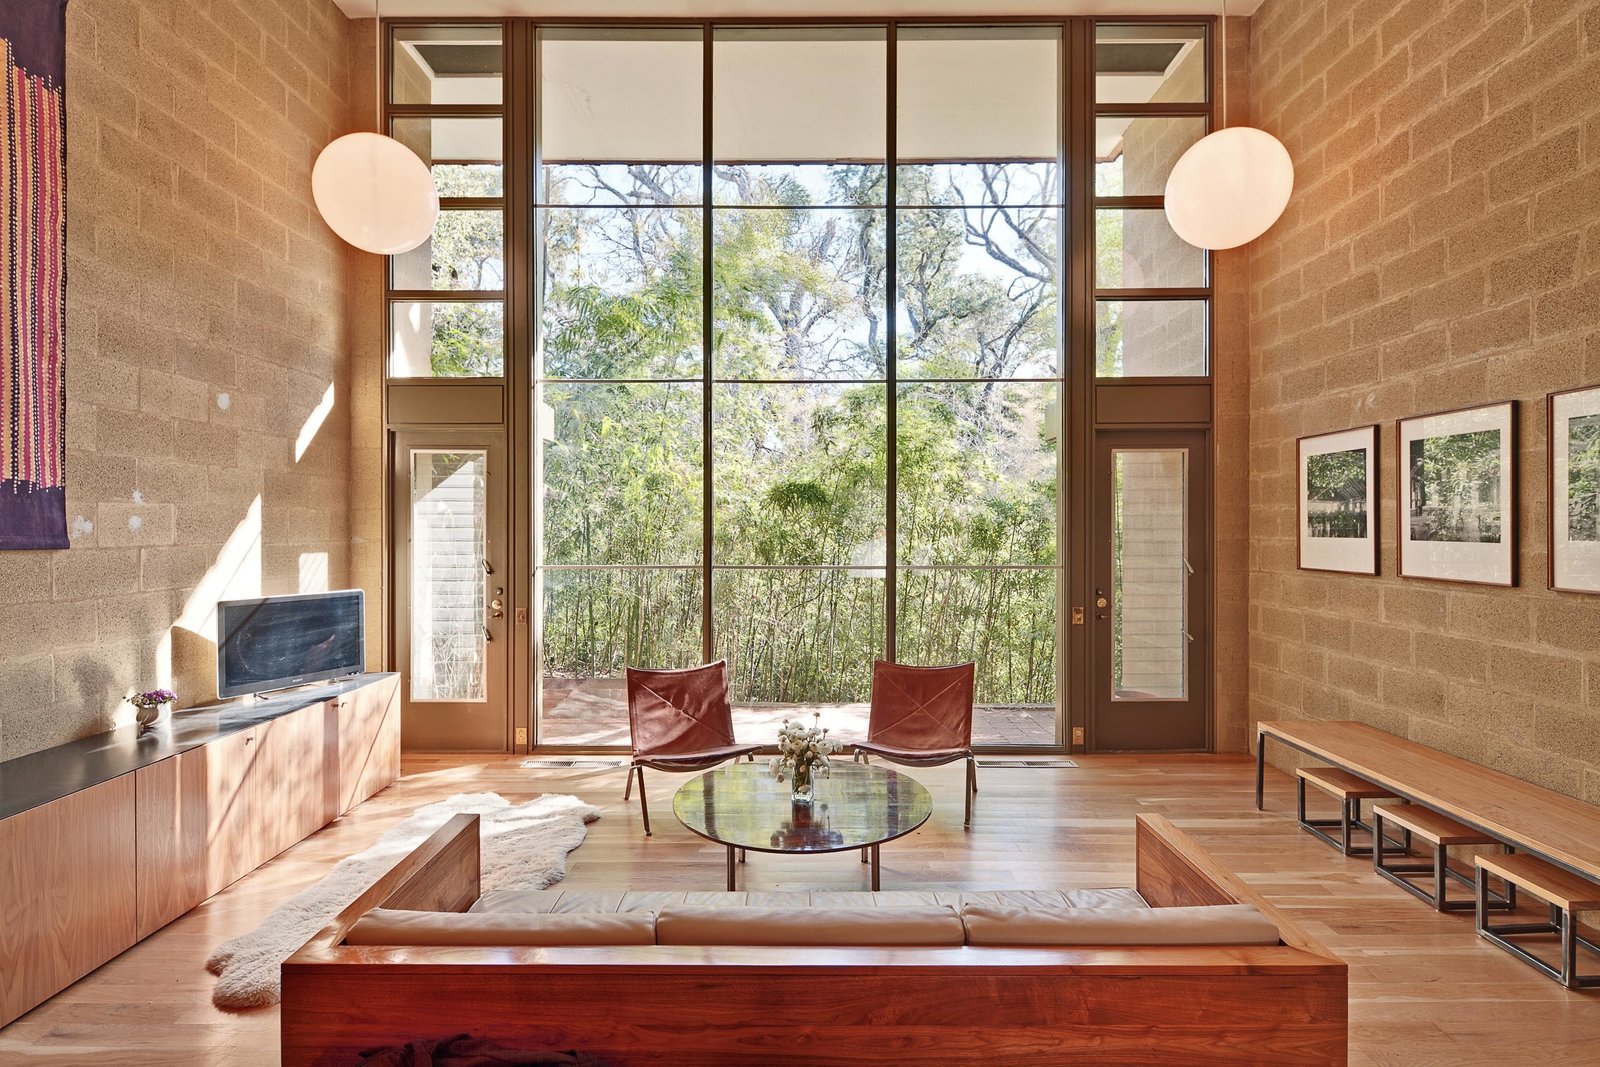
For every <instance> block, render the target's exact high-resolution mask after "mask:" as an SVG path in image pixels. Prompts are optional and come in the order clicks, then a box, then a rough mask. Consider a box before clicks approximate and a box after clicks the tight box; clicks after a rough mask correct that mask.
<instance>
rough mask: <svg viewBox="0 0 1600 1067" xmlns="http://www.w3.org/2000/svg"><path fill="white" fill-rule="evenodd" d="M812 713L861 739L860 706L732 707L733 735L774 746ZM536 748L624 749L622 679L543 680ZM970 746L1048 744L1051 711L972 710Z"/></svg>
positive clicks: (844, 735) (842, 735)
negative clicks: (785, 728)
mask: <svg viewBox="0 0 1600 1067" xmlns="http://www.w3.org/2000/svg"><path fill="white" fill-rule="evenodd" d="M817 712H820V713H821V714H822V724H823V725H824V726H826V727H828V728H829V729H830V730H831V731H832V733H833V734H834V735H835V736H837V737H838V738H839V739H840V740H841V741H844V742H846V743H848V742H851V741H854V740H858V739H865V738H866V736H867V705H866V704H735V705H734V708H733V729H734V735H735V736H736V737H737V738H738V739H739V740H741V741H746V740H748V741H752V742H755V741H761V742H770V741H774V740H775V739H776V738H777V736H778V727H779V726H780V725H781V724H782V723H783V720H784V719H795V718H807V719H809V718H810V717H811V716H812V715H813V714H814V713H817ZM539 743H540V745H541V746H544V745H577V746H586V747H587V746H599V745H621V746H626V745H627V744H628V706H627V697H626V693H625V690H624V687H623V682H622V680H621V679H590V680H586V681H579V682H567V681H564V680H561V679H546V681H545V686H544V721H543V723H542V724H541V727H540V730H539ZM972 743H973V744H974V745H1030V746H1049V745H1054V744H1055V743H1056V721H1055V709H1054V708H1052V707H1048V706H1045V705H1016V704H1001V705H979V706H978V707H976V708H974V709H973V717H972Z"/></svg>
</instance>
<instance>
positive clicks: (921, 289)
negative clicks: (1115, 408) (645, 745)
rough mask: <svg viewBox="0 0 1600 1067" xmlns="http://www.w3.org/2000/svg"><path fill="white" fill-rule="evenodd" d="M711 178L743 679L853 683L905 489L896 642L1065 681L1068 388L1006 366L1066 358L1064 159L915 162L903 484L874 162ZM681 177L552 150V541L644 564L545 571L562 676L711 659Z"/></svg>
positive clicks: (1026, 684)
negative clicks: (558, 159)
mask: <svg viewBox="0 0 1600 1067" xmlns="http://www.w3.org/2000/svg"><path fill="white" fill-rule="evenodd" d="M713 180H714V185H715V189H716V196H717V202H718V204H719V206H718V207H717V208H716V209H715V211H714V213H713V216H714V227H713V228H714V240H713V242H712V249H711V255H712V262H713V276H714V278H715V284H714V286H713V291H712V294H711V299H712V320H713V323H714V334H713V337H712V339H711V341H712V343H711V346H710V349H711V358H712V360H713V367H712V372H713V375H714V377H715V378H716V379H717V380H716V381H715V383H714V384H713V385H712V386H711V412H712V413H711V416H710V417H711V420H712V425H711V434H710V439H711V447H712V450H713V453H712V454H713V460H714V463H713V494H712V495H713V507H714V515H713V518H714V538H713V545H712V552H713V562H714V563H715V564H716V565H717V569H716V570H715V571H714V575H715V580H714V587H713V589H712V590H711V593H712V596H711V600H712V611H713V617H712V621H713V623H714V626H713V634H714V639H715V640H714V643H715V651H716V653H717V654H719V655H724V656H726V657H727V658H728V659H729V661H730V663H731V664H732V666H733V670H734V679H735V697H736V699H739V700H755V701H769V700H770V701H808V702H809V701H843V700H864V699H865V698H866V697H867V695H868V692H869V689H870V674H871V661H872V659H873V657H875V656H881V655H883V654H884V653H885V651H886V650H885V648H884V646H883V640H884V632H885V613H886V603H885V585H886V583H885V580H884V571H883V567H884V544H885V540H884V539H885V530H886V524H887V521H888V510H887V509H888V508H889V507H890V506H894V507H896V508H897V511H896V515H897V521H898V543H899V546H900V563H901V564H902V565H907V564H909V565H911V566H912V569H908V570H904V571H902V573H901V576H900V580H899V591H898V601H897V604H896V611H897V618H898V620H899V623H898V628H899V635H900V636H899V643H900V648H899V655H900V658H901V659H902V660H904V661H907V662H930V663H931V662H950V661H955V660H959V659H963V658H974V659H976V660H977V661H978V663H979V669H980V682H979V699H980V700H983V701H985V702H995V703H1025V704H1048V703H1051V702H1053V701H1054V698H1055V656H1056V648H1055V633H1056V625H1055V598H1056V584H1057V572H1056V571H1055V570H1054V566H1055V563H1056V521H1055V516H1056V509H1057V462H1056V447H1057V438H1058V437H1059V415H1057V414H1056V412H1057V411H1058V408H1057V395H1056V387H1055V385H1054V384H1053V383H1049V382H1021V381H1015V380H1012V379H1014V378H1017V377H1046V378H1048V377H1050V376H1053V375H1054V374H1055V372H1056V359H1057V356H1056V351H1057V335H1056V330H1057V327H1056V320H1057V281H1056V269H1055V263H1056V259H1057V255H1058V234H1057V228H1056V225H1057V224H1056V218H1057V213H1056V209H1055V208H1054V207H1052V206H1050V205H1049V204H1048V203H1047V202H1041V201H1042V199H1043V198H1041V196H1040V190H1041V189H1053V188H1054V185H1055V177H1054V169H1053V167H1045V166H1042V165H1015V164H1013V165H1009V166H1001V165H993V166H990V165H982V166H980V165H971V166H969V167H938V168H936V167H904V168H902V170H901V174H900V182H899V184H900V193H901V196H900V198H901V201H902V202H903V203H904V204H906V205H907V207H905V208H904V209H902V211H901V212H900V230H899V233H898V234H897V243H898V252H899V260H898V270H899V282H900V286H899V289H900V291H899V294H898V303H899V309H900V316H901V318H900V320H899V323H898V328H899V333H900V338H899V346H898V347H899V359H900V374H901V377H902V384H901V385H900V387H899V393H898V395H897V398H896V400H897V428H898V433H897V440H896V445H897V456H898V466H897V471H896V476H897V481H898V498H897V500H896V501H893V502H890V501H888V500H887V499H886V483H887V479H888V475H889V440H888V432H889V416H888V399H889V398H888V393H887V386H886V385H885V384H884V383H883V378H884V376H885V372H886V369H887V361H888V360H889V359H890V358H892V356H891V353H890V352H889V348H888V319H889V314H890V303H889V295H888V294H887V293H886V291H885V283H886V274H885V262H884V257H885V254H886V251H885V250H886V240H885V233H884V227H885V225H886V222H887V217H888V213H887V212H886V211H885V210H884V209H883V208H882V207H881V204H882V201H883V195H884V174H883V168H881V167H872V166H832V167H805V168H799V167H770V166H769V167H760V166H718V167H717V168H716V171H715V173H714V175H713ZM697 181H698V171H697V170H695V169H694V168H674V167H663V166H621V165H612V166H605V167H587V168H585V167H572V166H567V167H563V168H561V173H560V175H559V176H558V180H557V179H553V180H552V183H551V188H552V190H554V191H555V192H556V193H557V194H559V195H560V196H561V197H562V205H563V206H559V207H556V208H552V209H548V210H545V211H543V212H541V218H542V221H543V225H544V229H543V242H544V243H543V257H542V262H543V270H544V276H543V282H542V284H543V318H542V322H541V349H540V358H541V360H542V370H543V376H544V377H545V378H546V379H547V382H546V384H545V385H544V386H543V387H542V394H541V398H542V401H543V403H544V405H546V406H547V408H548V409H549V410H548V414H547V415H546V417H545V419H544V420H543V422H542V425H546V426H550V427H552V432H551V433H550V437H551V438H552V439H549V440H546V441H545V443H544V487H545V492H544V498H543V509H542V518H543V522H542V536H543V559H544V560H545V562H546V563H548V564H551V565H557V564H560V565H568V566H597V565H599V566H604V565H619V564H620V565H626V566H628V567H630V568H634V569H628V570H613V571H590V570H577V571H574V570H558V571H548V572H546V581H545V597H544V627H543V635H544V646H543V655H544V669H545V672H546V674H547V675H550V676H553V677H556V678H562V677H565V678H581V677H588V676H596V675H612V676H614V675H615V674H616V673H618V672H619V671H620V669H621V668H622V667H623V666H625V665H627V664H634V665H638V666H665V665H674V664H684V663H691V662H696V661H698V659H699V658H700V655H701V644H700V643H701V633H702V629H701V627H702V618H701V603H702V595H703V590H701V588H700V586H699V572H698V571H697V570H696V569H694V568H695V565H696V564H699V563H700V562H701V554H702V551H703V549H702V544H701V520H702V507H703V477H704V464H703V462H702V448H703V440H704V437H703V434H704V418H705V415H704V411H703V390H704V388H705V387H704V384H703V381H702V379H701V377H700V375H701V367H700V360H701V341H702V338H701V329H702V305H701V303H700V301H701V299H702V296H701V272H702V256H703V255H704V250H703V243H704V242H703V241H702V238H701V234H700V209H699V208H698V207H692V206H689V207H686V206H684V200H685V198H686V191H690V190H694V189H696V188H697ZM913 205H914V206H913ZM917 377H925V378H938V379H951V380H950V381H940V382H927V383H920V384H919V383H916V382H913V381H910V380H908V379H912V378H917ZM548 379H601V380H602V381H598V382H591V381H582V382H577V383H574V382H571V381H548ZM616 379H653V380H652V381H649V382H646V383H644V384H639V383H637V382H635V383H630V384H622V383H618V382H616ZM661 379H669V380H661ZM825 567H827V568H833V569H823V568H825ZM999 567H1003V568H1005V569H995V568H999ZM674 568H680V569H674ZM767 568H783V569H767Z"/></svg>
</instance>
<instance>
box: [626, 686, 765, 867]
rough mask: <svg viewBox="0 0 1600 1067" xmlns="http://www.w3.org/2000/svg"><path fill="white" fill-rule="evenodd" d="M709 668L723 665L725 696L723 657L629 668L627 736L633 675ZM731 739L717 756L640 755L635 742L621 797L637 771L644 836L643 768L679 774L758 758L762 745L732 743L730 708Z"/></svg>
mask: <svg viewBox="0 0 1600 1067" xmlns="http://www.w3.org/2000/svg"><path fill="white" fill-rule="evenodd" d="M710 667H721V668H722V685H723V691H724V695H726V691H727V680H728V674H727V670H728V666H727V662H726V661H725V660H720V659H719V660H717V661H716V662H715V663H706V664H703V665H701V666H699V667H687V668H666V669H647V668H642V667H629V668H628V679H627V687H628V736H629V739H630V741H631V740H632V738H633V726H634V719H635V709H634V688H633V686H634V676H635V675H636V674H650V675H667V674H686V673H689V672H691V671H703V670H706V669H707V668H710ZM728 740H729V742H730V744H729V745H727V746H724V749H725V750H724V751H721V752H717V753H715V754H714V755H709V756H707V755H697V754H696V753H694V752H684V753H682V754H681V755H679V754H671V753H656V754H654V755H641V754H640V753H639V751H638V747H637V742H636V741H635V742H633V743H634V746H635V747H634V752H633V758H632V760H630V761H629V763H628V783H627V785H626V786H625V787H624V788H623V790H622V799H623V801H624V803H626V802H627V801H628V800H629V799H630V797H631V796H632V793H633V776H634V774H635V773H637V774H638V775H639V816H640V818H642V819H643V820H644V835H645V836H646V837H650V836H652V835H651V832H650V802H649V800H648V799H647V798H646V796H645V787H644V769H645V768H646V767H649V768H650V769H651V770H657V771H670V772H677V773H692V772H694V771H705V770H710V769H711V768H712V767H715V766H718V765H719V764H722V763H726V762H728V761H729V760H736V759H738V758H739V757H740V756H744V757H745V758H747V759H749V760H750V761H751V762H754V761H755V758H756V757H755V754H756V753H757V752H758V751H760V749H761V746H760V745H737V744H732V742H733V715H732V711H731V708H730V711H729V715H728ZM728 748H732V749H734V751H726V749H728Z"/></svg>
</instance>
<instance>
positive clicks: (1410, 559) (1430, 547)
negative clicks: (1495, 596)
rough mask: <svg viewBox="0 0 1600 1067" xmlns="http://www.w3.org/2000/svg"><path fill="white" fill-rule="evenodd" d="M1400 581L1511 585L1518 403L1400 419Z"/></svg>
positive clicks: (1514, 548)
mask: <svg viewBox="0 0 1600 1067" xmlns="http://www.w3.org/2000/svg"><path fill="white" fill-rule="evenodd" d="M1395 436H1396V437H1397V439H1398V444H1397V451H1398V457H1397V458H1398V460H1399V463H1398V465H1397V467H1396V468H1395V469H1396V471H1397V472H1398V473H1399V478H1398V479H1397V481H1398V483H1399V496H1400V508H1399V520H1400V533H1399V543H1398V551H1397V555H1398V557H1399V560H1400V574H1401V576H1402V577H1405V578H1432V579H1435V580H1437V581H1445V582H1472V583H1475V584H1478V585H1508V586H1509V585H1516V584H1517V466H1516V464H1517V402H1516V401H1515V400H1507V401H1505V402H1503V403H1500V404H1486V405H1484V406H1483V407H1476V408H1463V409H1462V410H1460V411H1443V412H1440V413H1438V414H1436V415H1419V416H1417V417H1415V418H1410V419H1401V420H1400V423H1399V426H1398V428H1397V432H1396V434H1395Z"/></svg>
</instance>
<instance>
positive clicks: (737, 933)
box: [656, 904, 965, 946]
mask: <svg viewBox="0 0 1600 1067" xmlns="http://www.w3.org/2000/svg"><path fill="white" fill-rule="evenodd" d="M964 941H965V931H964V930H963V929H962V926H961V917H960V916H959V915H957V914H956V910H955V909H954V908H952V907H949V906H948V905H945V906H932V907H911V908H806V909H800V910H795V909H793V908H752V907H733V908H729V907H717V906H715V905H712V906H706V905H698V904H675V905H671V906H669V907H665V908H662V909H661V912H660V914H659V915H657V916H656V943H657V944H661V945H774V946H794V945H823V946H869V945H870V946H878V945H945V946H954V945H960V944H962V943H963V942H964Z"/></svg>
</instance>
